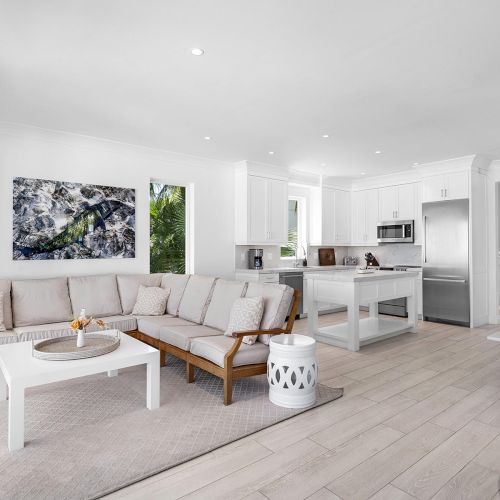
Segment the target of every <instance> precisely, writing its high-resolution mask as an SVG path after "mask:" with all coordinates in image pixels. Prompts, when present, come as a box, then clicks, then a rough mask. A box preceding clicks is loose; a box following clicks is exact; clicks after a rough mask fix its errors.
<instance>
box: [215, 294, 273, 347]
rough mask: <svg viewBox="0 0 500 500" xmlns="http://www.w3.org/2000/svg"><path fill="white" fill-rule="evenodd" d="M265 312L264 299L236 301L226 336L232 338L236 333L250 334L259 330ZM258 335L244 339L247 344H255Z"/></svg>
mask: <svg viewBox="0 0 500 500" xmlns="http://www.w3.org/2000/svg"><path fill="white" fill-rule="evenodd" d="M263 312H264V299H263V298H262V297H242V298H240V299H236V301H235V302H234V304H233V307H232V309H231V317H230V319H229V325H228V327H227V330H226V331H225V332H224V335H227V336H228V337H232V336H233V333H234V332H250V331H252V330H258V329H259V326H260V322H261V321H262V313H263ZM257 337H258V335H251V336H248V337H243V342H244V343H245V344H250V345H252V344H255V342H256V340H257Z"/></svg>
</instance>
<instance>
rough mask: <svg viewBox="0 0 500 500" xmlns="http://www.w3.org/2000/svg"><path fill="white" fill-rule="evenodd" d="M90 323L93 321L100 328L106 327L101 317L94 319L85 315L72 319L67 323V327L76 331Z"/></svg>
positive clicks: (83, 328)
mask: <svg viewBox="0 0 500 500" xmlns="http://www.w3.org/2000/svg"><path fill="white" fill-rule="evenodd" d="M92 323H95V324H96V325H97V326H98V327H99V328H100V329H101V330H104V329H105V328H106V323H105V322H104V321H103V320H102V319H94V318H86V317H80V318H77V319H74V320H73V321H72V322H71V323H70V324H69V327H70V328H71V329H72V330H73V331H74V332H76V331H78V330H85V328H86V327H87V326H89V325H90V324H92Z"/></svg>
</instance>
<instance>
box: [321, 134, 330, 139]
mask: <svg viewBox="0 0 500 500" xmlns="http://www.w3.org/2000/svg"><path fill="white" fill-rule="evenodd" d="M321 137H323V139H328V137H330V136H329V135H328V134H323V135H322V136H321Z"/></svg>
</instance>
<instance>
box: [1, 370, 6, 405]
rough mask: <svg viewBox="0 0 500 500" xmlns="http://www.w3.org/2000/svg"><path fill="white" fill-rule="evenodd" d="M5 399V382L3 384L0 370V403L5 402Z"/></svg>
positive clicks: (3, 380)
mask: <svg viewBox="0 0 500 500" xmlns="http://www.w3.org/2000/svg"><path fill="white" fill-rule="evenodd" d="M6 399H7V382H5V377H4V376H3V373H2V370H0V401H5V400H6Z"/></svg>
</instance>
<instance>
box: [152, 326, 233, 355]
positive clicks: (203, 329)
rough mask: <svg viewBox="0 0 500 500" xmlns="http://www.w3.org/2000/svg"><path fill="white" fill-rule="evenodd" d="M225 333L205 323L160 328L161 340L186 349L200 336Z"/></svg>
mask: <svg viewBox="0 0 500 500" xmlns="http://www.w3.org/2000/svg"><path fill="white" fill-rule="evenodd" d="M215 335H223V332H221V331H220V330H216V329H215V328H211V327H209V326H205V325H197V324H193V325H191V326H167V327H164V328H162V329H161V330H160V340H162V341H163V342H166V343H167V344H170V345H173V346H175V347H178V348H179V349H182V350H184V351H189V348H190V347H191V342H192V340H193V339H195V338H199V337H211V336H215Z"/></svg>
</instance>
